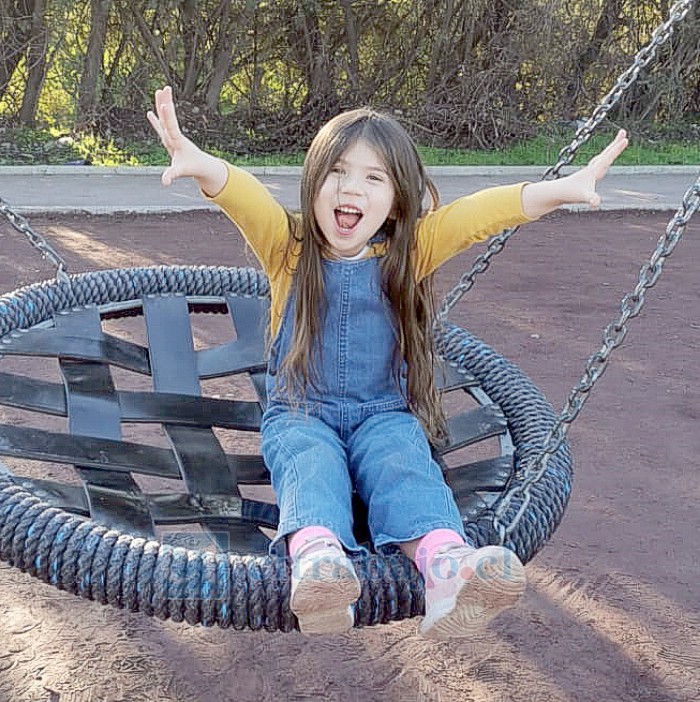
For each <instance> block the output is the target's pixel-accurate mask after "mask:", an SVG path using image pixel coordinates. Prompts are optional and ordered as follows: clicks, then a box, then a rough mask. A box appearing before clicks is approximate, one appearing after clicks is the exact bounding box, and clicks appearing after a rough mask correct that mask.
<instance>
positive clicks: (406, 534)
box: [347, 412, 464, 547]
mask: <svg viewBox="0 0 700 702" xmlns="http://www.w3.org/2000/svg"><path fill="white" fill-rule="evenodd" d="M347 448H348V457H349V459H350V470H351V473H352V477H353V479H354V481H355V488H356V490H357V492H358V495H359V496H360V497H361V498H362V500H363V501H364V502H365V504H366V505H367V508H368V511H369V527H370V532H371V534H372V540H373V542H374V545H375V547H379V546H385V545H386V544H390V543H400V542H404V541H411V540H413V539H417V538H419V537H421V536H424V535H425V534H427V533H428V532H429V531H432V530H433V529H452V530H454V531H456V532H457V533H459V534H461V535H462V536H464V527H463V525H462V519H461V517H460V515H459V510H458V508H457V504H456V503H455V499H454V496H453V494H452V490H451V489H450V488H449V486H448V485H447V483H446V482H445V479H444V477H443V475H442V469H441V468H440V466H439V465H438V464H437V463H436V462H435V461H434V460H433V457H432V454H431V451H430V444H429V443H428V440H427V437H426V435H425V432H424V431H423V428H422V427H421V425H420V422H419V421H418V420H417V419H416V417H415V416H414V415H412V414H411V413H410V412H381V413H377V414H374V415H372V416H370V417H369V418H367V419H366V420H364V422H362V424H360V425H359V426H358V427H357V429H355V431H354V432H353V434H352V435H351V436H350V439H349V440H348V444H347Z"/></svg>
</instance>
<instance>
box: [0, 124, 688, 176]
mask: <svg viewBox="0 0 700 702" xmlns="http://www.w3.org/2000/svg"><path fill="white" fill-rule="evenodd" d="M697 129H698V127H697V125H687V127H686V130H685V134H684V132H683V130H680V129H677V130H676V131H675V133H674V134H673V135H672V136H669V135H664V134H658V133H657V134H646V135H645V134H635V133H634V131H632V133H631V143H630V146H629V147H628V149H627V150H626V151H625V153H623V154H622V156H621V157H620V159H619V160H618V162H617V164H618V165H625V166H644V165H697V164H700V140H699V139H698V138H697ZM612 136H613V133H612V132H606V133H599V134H596V135H595V136H594V137H593V138H592V139H591V140H590V142H589V143H588V144H586V145H585V146H584V147H582V148H581V149H580V152H579V154H578V156H577V159H576V160H575V162H574V165H580V164H582V163H585V162H586V161H587V160H588V159H590V158H591V157H592V156H593V155H595V154H596V153H598V152H599V151H600V150H601V149H602V148H603V147H604V146H605V144H606V143H607V142H608V141H609V140H610V139H611V138H612ZM684 137H685V138H684ZM572 138H573V132H564V131H561V132H558V133H549V134H540V135H538V136H536V137H534V138H532V139H527V140H523V141H519V142H516V143H514V144H512V145H510V146H509V147H507V148H504V149H498V150H482V151H477V150H467V149H438V148H431V147H426V146H420V147H419V151H420V152H421V156H422V158H423V160H424V162H425V163H426V165H428V166H532V165H535V166H548V165H551V164H553V163H556V161H557V159H558V154H559V151H560V150H561V149H562V147H564V146H565V145H567V144H568V143H569V142H570V141H571V139H572ZM209 150H210V151H211V152H212V153H214V154H215V155H217V156H220V157H221V158H225V159H227V160H229V161H232V162H233V163H236V164H238V165H240V166H244V167H245V166H300V165H301V164H302V163H303V160H304V154H303V152H299V151H294V152H290V153H281V154H266V155H265V154H262V155H252V154H242V153H240V152H236V151H231V150H227V149H225V148H219V147H217V146H216V145H215V144H212V145H210V147H209ZM75 161H81V162H87V163H92V164H94V165H96V166H117V165H126V166H159V165H165V164H167V163H168V157H167V154H166V152H165V150H164V149H163V147H162V146H161V145H160V143H159V142H158V141H157V140H156V139H142V140H135V139H132V140H126V139H118V140H117V139H105V138H103V137H100V136H96V135H94V134H90V133H85V134H68V133H67V132H65V131H64V132H62V131H61V130H59V129H57V128H55V127H51V128H44V129H29V128H9V127H5V128H4V129H0V165H31V164H66V163H70V162H75Z"/></svg>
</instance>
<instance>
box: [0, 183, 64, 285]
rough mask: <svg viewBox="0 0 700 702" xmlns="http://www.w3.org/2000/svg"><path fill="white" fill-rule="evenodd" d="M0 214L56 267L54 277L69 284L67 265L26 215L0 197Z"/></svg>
mask: <svg viewBox="0 0 700 702" xmlns="http://www.w3.org/2000/svg"><path fill="white" fill-rule="evenodd" d="M0 214H3V215H5V217H6V218H7V220H8V221H9V222H10V224H11V225H12V226H13V227H14V228H15V229H16V230H17V231H18V232H20V233H21V234H24V235H25V236H26V237H27V239H29V243H30V244H31V245H32V246H33V247H34V248H35V249H36V250H37V251H39V252H40V253H41V255H42V256H43V257H44V258H48V259H49V261H51V263H53V265H54V266H55V267H56V278H57V280H58V281H59V282H61V283H67V284H69V285H70V278H69V277H68V267H67V266H66V262H65V261H64V260H63V258H61V256H60V255H59V254H58V252H57V251H56V249H54V248H53V246H51V244H49V242H48V241H46V239H45V238H44V237H43V236H42V235H41V234H39V233H38V232H37V231H35V230H34V229H33V228H32V225H31V224H29V221H28V220H27V218H26V217H23V216H22V215H21V214H19V213H18V212H16V211H15V210H13V209H12V207H10V205H9V204H8V203H7V202H6V201H5V200H4V199H3V198H2V197H0Z"/></svg>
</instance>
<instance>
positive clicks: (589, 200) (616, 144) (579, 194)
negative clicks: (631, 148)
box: [562, 129, 629, 207]
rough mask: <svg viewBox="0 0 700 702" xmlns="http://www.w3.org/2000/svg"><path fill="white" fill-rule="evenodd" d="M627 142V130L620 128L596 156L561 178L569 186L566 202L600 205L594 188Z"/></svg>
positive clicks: (592, 205)
mask: <svg viewBox="0 0 700 702" xmlns="http://www.w3.org/2000/svg"><path fill="white" fill-rule="evenodd" d="M628 144H629V139H628V138H627V132H626V131H625V130H624V129H620V131H619V132H618V133H617V135H616V136H615V138H614V139H613V140H612V141H611V142H610V143H609V144H608V145H607V146H606V147H605V148H604V149H603V150H602V151H601V152H600V153H599V154H598V155H597V156H594V157H593V158H592V159H591V160H590V161H589V162H588V165H587V166H584V167H583V168H582V169H581V170H580V171H576V173H573V174H572V175H570V176H568V177H567V178H564V179H562V180H565V181H568V182H567V185H568V186H569V188H567V189H568V190H569V193H568V195H569V197H568V198H567V200H566V203H568V204H577V203H583V204H588V205H590V206H591V207H598V206H599V205H600V195H599V194H598V192H597V190H596V188H597V186H598V182H599V181H601V180H602V179H603V178H604V177H605V175H606V174H607V172H608V170H610V166H612V164H613V163H614V162H615V160H616V159H617V157H618V156H619V155H620V154H621V153H622V152H623V151H624V150H625V149H626V148H627V145H628Z"/></svg>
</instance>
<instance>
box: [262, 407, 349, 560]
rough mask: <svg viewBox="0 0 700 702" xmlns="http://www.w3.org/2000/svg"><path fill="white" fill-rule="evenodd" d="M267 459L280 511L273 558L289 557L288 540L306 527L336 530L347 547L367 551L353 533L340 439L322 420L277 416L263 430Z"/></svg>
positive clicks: (297, 414)
mask: <svg viewBox="0 0 700 702" xmlns="http://www.w3.org/2000/svg"><path fill="white" fill-rule="evenodd" d="M261 431H262V454H263V458H264V459H265V463H266V464H267V467H268V468H269V470H270V474H271V477H272V487H273V489H274V491H275V496H276V498H277V504H278V505H279V509H280V523H279V528H278V530H277V536H276V537H275V539H274V540H273V542H272V545H271V547H270V550H271V552H272V553H276V554H279V553H283V552H284V537H286V536H287V535H288V534H291V533H294V532H295V531H298V530H299V529H301V528H302V527H308V526H323V527H326V528H327V529H330V530H331V531H332V532H333V533H334V534H335V535H336V536H337V537H338V539H339V540H340V542H341V543H342V544H343V546H344V547H345V548H346V549H348V550H351V551H359V550H361V549H360V548H359V547H358V545H357V542H356V541H355V537H354V535H353V530H352V484H351V481H350V475H349V473H348V463H347V454H346V451H345V447H344V445H343V442H342V441H341V440H340V437H339V436H338V434H337V433H336V432H335V430H333V429H332V428H331V427H329V426H328V425H327V424H326V423H325V422H323V421H322V420H320V419H318V418H317V417H313V416H309V415H307V414H303V413H301V412H292V411H289V412H284V413H276V414H275V415H274V416H272V417H271V418H265V420H264V421H263V426H262V430H261Z"/></svg>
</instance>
